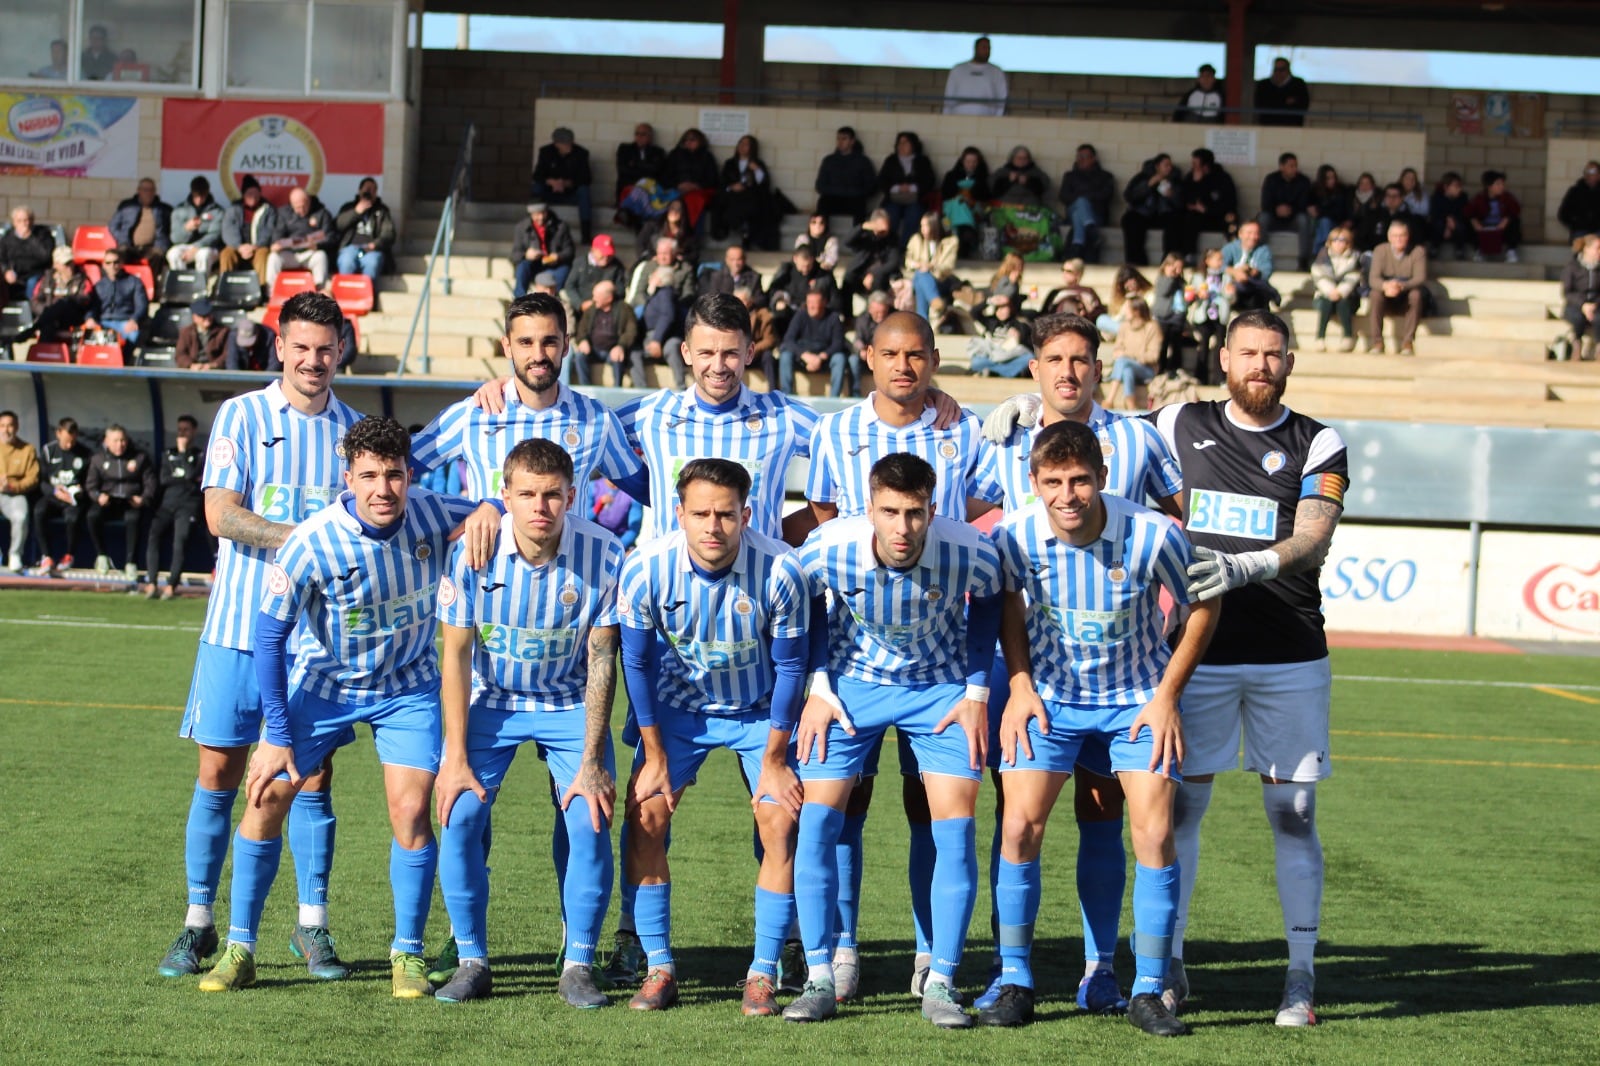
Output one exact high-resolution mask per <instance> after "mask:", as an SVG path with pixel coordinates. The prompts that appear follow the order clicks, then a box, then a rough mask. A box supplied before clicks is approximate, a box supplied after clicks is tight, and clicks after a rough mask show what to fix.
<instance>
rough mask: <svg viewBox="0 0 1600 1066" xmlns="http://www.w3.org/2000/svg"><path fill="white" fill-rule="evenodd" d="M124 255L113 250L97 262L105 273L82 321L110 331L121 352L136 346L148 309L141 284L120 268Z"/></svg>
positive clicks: (147, 301)
mask: <svg viewBox="0 0 1600 1066" xmlns="http://www.w3.org/2000/svg"><path fill="white" fill-rule="evenodd" d="M128 254H129V253H128V251H127V249H124V248H114V249H112V250H111V251H109V252H107V253H106V255H105V258H104V259H102V260H101V261H100V266H101V269H102V270H104V271H105V273H104V274H103V275H102V276H101V278H100V281H99V283H98V284H96V285H95V287H94V293H93V298H92V299H91V301H90V304H89V317H88V318H87V319H86V320H85V321H84V325H85V326H87V327H88V328H89V329H92V330H97V329H109V330H113V331H114V332H115V333H116V334H117V336H118V337H119V338H121V342H122V346H123V351H124V353H126V352H127V350H128V349H129V348H130V347H133V346H136V345H138V343H139V335H140V334H141V333H142V332H143V331H144V320H145V314H146V313H147V312H148V311H149V310H150V297H149V296H148V295H147V294H146V293H145V291H144V282H143V281H141V280H140V279H138V278H136V277H134V276H133V275H132V274H129V273H128V272H127V271H125V270H123V269H122V262H123V258H124V257H125V256H127V255H128Z"/></svg>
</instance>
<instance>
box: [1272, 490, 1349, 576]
mask: <svg viewBox="0 0 1600 1066" xmlns="http://www.w3.org/2000/svg"><path fill="white" fill-rule="evenodd" d="M1343 513H1344V508H1343V507H1340V506H1339V505H1338V504H1336V503H1331V502H1329V501H1328V500H1324V499H1320V498H1316V497H1312V498H1308V499H1304V500H1301V501H1300V503H1299V504H1298V505H1297V506H1296V507H1295V509H1294V532H1293V533H1291V534H1289V539H1288V540H1283V541H1279V542H1278V543H1277V544H1274V545H1273V546H1272V551H1273V553H1274V554H1276V555H1277V557H1278V576H1279V577H1287V576H1289V575H1290V574H1298V573H1300V572H1301V571H1302V570H1315V569H1316V568H1317V567H1319V566H1321V565H1322V563H1323V560H1324V559H1326V558H1327V557H1328V547H1329V545H1331V544H1332V543H1333V531H1334V529H1335V528H1336V527H1337V526H1338V525H1339V516H1340V515H1342V514H1343Z"/></svg>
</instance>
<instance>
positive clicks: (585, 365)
mask: <svg viewBox="0 0 1600 1066" xmlns="http://www.w3.org/2000/svg"><path fill="white" fill-rule="evenodd" d="M572 336H573V345H572V350H573V351H574V352H576V353H577V354H578V356H579V358H578V359H576V360H575V361H574V365H573V368H572V369H573V372H574V374H575V375H576V377H577V379H578V381H579V382H581V383H582V384H584V385H588V384H592V383H594V382H596V380H597V379H598V377H599V375H598V372H596V373H593V374H591V373H590V371H589V367H590V365H591V364H595V365H597V366H598V365H608V364H609V365H610V367H611V384H612V385H613V386H614V387H616V388H619V389H620V388H622V377H623V374H624V373H628V374H631V376H632V378H633V387H634V388H636V389H647V388H649V387H650V384H649V382H648V381H647V380H646V379H645V376H644V352H643V350H641V348H640V345H639V319H638V318H637V317H635V316H634V313H633V308H631V307H629V306H628V305H627V304H626V303H624V302H623V301H621V300H619V299H617V286H616V284H615V283H614V282H612V281H610V280H607V279H602V280H600V281H598V282H596V283H595V286H594V289H593V291H592V293H591V294H590V299H589V301H588V306H587V307H585V308H584V310H583V314H582V315H580V316H579V317H578V327H577V329H576V330H574V331H573V335H572Z"/></svg>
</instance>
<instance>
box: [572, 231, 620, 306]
mask: <svg viewBox="0 0 1600 1066" xmlns="http://www.w3.org/2000/svg"><path fill="white" fill-rule="evenodd" d="M602 281H609V282H611V285H612V288H613V291H615V292H620V291H622V289H624V288H626V287H627V284H628V272H627V271H626V270H624V269H623V266H622V264H621V263H620V262H618V261H617V248H616V245H614V244H612V243H611V238H610V237H609V236H607V235H606V234H604V233H602V234H600V236H598V237H596V238H595V239H594V240H593V241H592V242H591V243H590V245H589V251H588V253H587V254H586V255H585V256H584V257H583V258H582V259H580V260H578V261H577V262H576V263H574V264H573V267H572V270H571V272H570V273H568V274H567V280H566V283H565V284H564V285H563V286H562V287H561V298H562V300H564V301H566V303H567V305H568V306H569V307H571V308H572V310H573V312H574V316H573V317H574V320H576V317H577V315H580V314H582V313H583V312H585V311H587V310H589V308H590V306H591V305H592V304H593V303H594V287H595V286H596V285H598V284H599V283H600V282H602Z"/></svg>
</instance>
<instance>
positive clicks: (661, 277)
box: [628, 237, 695, 390]
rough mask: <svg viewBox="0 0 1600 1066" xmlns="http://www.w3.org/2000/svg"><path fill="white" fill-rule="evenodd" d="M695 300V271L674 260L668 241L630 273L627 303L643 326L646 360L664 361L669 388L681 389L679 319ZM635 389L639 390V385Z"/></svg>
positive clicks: (673, 248)
mask: <svg viewBox="0 0 1600 1066" xmlns="http://www.w3.org/2000/svg"><path fill="white" fill-rule="evenodd" d="M694 298H695V271H694V268H693V267H692V266H690V265H689V264H688V263H685V262H684V261H683V260H682V259H681V258H680V257H679V256H678V249H677V246H676V245H675V244H674V243H673V242H672V239H671V238H669V237H663V238H662V239H661V240H659V241H657V242H656V254H655V257H654V258H653V259H647V260H645V261H644V262H643V263H640V264H639V266H638V267H637V268H636V269H635V270H634V272H633V281H632V283H631V284H630V285H629V287H628V303H629V304H630V305H632V307H633V308H634V311H635V312H636V313H637V314H638V316H639V318H640V320H641V321H642V322H643V324H644V354H645V356H646V358H649V359H658V360H662V361H664V362H665V363H666V364H667V366H668V368H669V369H670V370H671V371H672V380H673V388H675V389H679V390H682V389H683V387H684V380H685V379H684V364H683V316H684V312H685V311H687V310H688V308H689V305H690V304H692V303H693V302H694ZM639 387H641V388H642V387H643V386H642V385H641V386H639Z"/></svg>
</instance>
